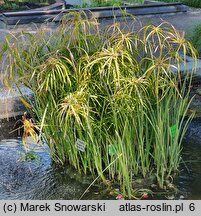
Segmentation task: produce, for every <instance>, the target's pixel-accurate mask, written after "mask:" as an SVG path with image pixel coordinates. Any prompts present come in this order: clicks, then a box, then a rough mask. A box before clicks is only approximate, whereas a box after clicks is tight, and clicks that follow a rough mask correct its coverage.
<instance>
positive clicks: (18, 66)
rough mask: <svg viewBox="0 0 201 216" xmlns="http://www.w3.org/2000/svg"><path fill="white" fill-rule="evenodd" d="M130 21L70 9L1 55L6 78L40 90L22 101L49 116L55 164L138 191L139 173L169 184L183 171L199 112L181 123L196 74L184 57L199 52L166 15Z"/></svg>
mask: <svg viewBox="0 0 201 216" xmlns="http://www.w3.org/2000/svg"><path fill="white" fill-rule="evenodd" d="M125 20H126V19H125ZM130 21H131V20H129V23H130ZM133 23H134V25H135V21H134V22H133ZM124 27H125V25H124ZM126 29H127V30H126ZM128 29H129V28H122V27H121V26H120V25H119V24H118V23H117V22H116V21H115V22H114V24H113V25H112V26H108V27H107V26H105V27H101V26H100V25H99V23H98V21H97V20H96V19H94V18H93V16H91V18H88V17H87V15H86V14H85V13H84V12H80V13H77V12H76V13H70V14H68V15H67V16H66V17H65V18H64V19H63V20H62V23H61V25H60V26H59V27H58V29H57V30H56V31H55V32H52V33H48V34H47V33H46V32H45V31H42V30H40V31H39V32H38V33H36V34H27V33H21V35H17V36H16V35H15V37H13V38H12V36H11V35H10V36H8V37H7V38H6V39H5V40H4V43H3V44H2V45H1V47H2V48H3V49H2V52H1V55H2V56H4V58H3V59H4V64H3V65H4V71H5V82H6V83H9V82H14V83H15V84H16V86H18V87H19V88H20V85H25V86H27V87H28V88H30V89H31V90H32V91H33V100H30V99H28V98H25V97H24V100H26V101H27V103H28V104H29V111H30V112H31V113H32V116H33V118H35V121H36V122H37V121H38V122H39V125H40V122H41V121H43V125H44V127H43V128H42V131H41V132H42V137H43V138H44V139H45V141H46V142H47V144H48V146H49V148H50V152H51V156H52V159H53V160H54V161H55V163H58V164H61V165H63V166H66V165H68V164H69V165H71V166H73V167H74V168H75V169H76V170H77V171H78V172H80V173H84V174H91V175H92V176H94V178H96V177H97V176H100V179H102V181H103V182H104V183H105V184H109V185H111V184H113V183H117V184H118V185H119V187H120V190H121V192H122V193H123V194H124V195H125V196H128V197H129V198H132V197H135V196H134V193H135V192H136V188H133V185H134V182H135V179H136V178H138V177H139V176H141V177H142V178H148V177H149V176H155V180H156V181H157V183H158V185H159V186H160V188H166V185H165V184H166V183H165V182H166V180H167V179H170V178H171V179H172V177H173V176H174V175H175V173H177V172H178V170H179V163H180V160H181V149H182V144H181V143H182V139H183V136H184V134H185V131H186V128H187V126H188V123H189V121H190V120H191V119H192V115H191V116H190V117H188V120H187V121H185V122H184V118H185V116H186V112H187V110H188V107H189V104H190V101H191V100H190V99H189V91H190V85H191V77H192V75H190V74H188V73H185V72H184V73H183V74H181V71H180V65H181V64H184V65H185V64H186V58H185V56H186V53H191V55H192V56H193V58H196V54H195V51H194V48H193V47H192V45H191V44H190V43H189V42H188V41H187V40H185V38H184V35H183V34H181V33H180V32H178V31H177V30H176V29H175V28H174V27H173V26H172V25H171V24H169V23H166V22H163V23H161V24H160V25H159V26H154V25H148V26H144V27H142V28H141V29H140V30H135V31H128ZM130 29H131V28H130ZM41 31H42V32H43V33H41ZM25 42H26V43H25ZM182 80H183V81H182ZM44 112H45V115H44ZM78 140H79V141H81V142H82V143H84V147H83V148H84V149H82V151H81V150H80V149H79V148H77V142H78ZM106 168H107V169H106Z"/></svg>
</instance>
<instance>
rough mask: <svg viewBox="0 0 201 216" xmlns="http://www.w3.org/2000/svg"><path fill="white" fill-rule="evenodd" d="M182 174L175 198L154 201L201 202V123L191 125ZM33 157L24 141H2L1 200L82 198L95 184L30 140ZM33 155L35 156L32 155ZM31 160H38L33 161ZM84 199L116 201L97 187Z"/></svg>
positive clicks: (185, 141)
mask: <svg viewBox="0 0 201 216" xmlns="http://www.w3.org/2000/svg"><path fill="white" fill-rule="evenodd" d="M183 144H184V150H183V160H184V163H183V164H182V165H181V167H180V170H181V172H180V175H179V176H178V177H177V178H175V181H174V183H175V184H176V186H177V188H178V192H177V193H176V194H174V196H172V197H171V196H167V195H156V196H153V197H152V198H153V199H201V121H200V120H197V121H194V122H192V123H191V126H190V127H189V130H188V132H187V134H186V137H185V140H184V143H183ZM29 145H30V152H31V154H30V155H29V156H30V157H29V158H27V159H26V158H25V151H24V147H23V145H22V141H21V139H20V138H12V139H11V138H10V139H2V140H1V141H0V199H1V200H3V199H4V200H5V199H39V200H40V199H45V200H50V199H55V200H59V199H65V200H69V199H79V198H80V196H81V195H82V194H83V192H84V191H85V190H86V188H87V187H88V186H89V185H90V183H91V182H92V179H91V178H90V177H87V176H81V175H79V174H77V173H76V172H75V171H74V170H72V169H70V168H68V167H65V168H61V167H60V168H59V167H57V166H55V165H54V164H53V163H52V161H51V159H50V156H49V152H48V148H47V147H46V146H38V145H35V144H33V143H32V141H31V140H29ZM32 154H33V155H32ZM31 157H35V159H34V160H31ZM83 199H115V197H112V196H111V195H109V192H108V191H107V190H106V189H105V188H104V187H103V186H100V185H98V184H95V185H94V186H93V187H92V188H91V189H90V190H89V192H88V193H86V195H85V196H84V197H83Z"/></svg>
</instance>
